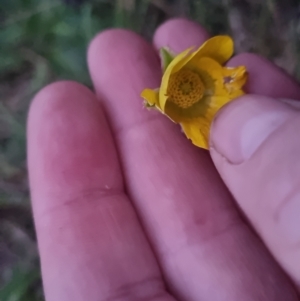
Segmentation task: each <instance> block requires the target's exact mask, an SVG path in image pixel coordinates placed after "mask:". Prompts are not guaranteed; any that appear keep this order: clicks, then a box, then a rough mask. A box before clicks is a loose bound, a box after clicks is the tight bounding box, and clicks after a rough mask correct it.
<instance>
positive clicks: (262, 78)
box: [227, 53, 300, 99]
mask: <svg viewBox="0 0 300 301" xmlns="http://www.w3.org/2000/svg"><path fill="white" fill-rule="evenodd" d="M241 65H243V66H246V68H247V71H248V74H249V77H248V81H247V83H246V86H245V91H246V92H247V93H251V94H261V95H265V96H269V97H274V98H291V99H300V85H299V83H298V82H297V81H296V80H295V79H294V78H292V77H291V76H290V75H289V74H287V73H286V72H285V71H284V70H283V69H281V68H279V67H278V66H276V65H274V64H273V63H272V62H270V61H269V60H267V59H266V58H264V57H262V56H260V55H258V54H254V53H241V54H238V55H236V56H235V57H233V58H232V59H231V60H230V61H229V62H228V63H227V66H228V67H237V66H241Z"/></svg>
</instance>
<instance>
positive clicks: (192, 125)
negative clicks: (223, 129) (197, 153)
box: [180, 119, 209, 149]
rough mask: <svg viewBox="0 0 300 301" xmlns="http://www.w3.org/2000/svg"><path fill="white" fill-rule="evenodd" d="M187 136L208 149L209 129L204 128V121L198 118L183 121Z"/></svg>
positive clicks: (183, 128)
mask: <svg viewBox="0 0 300 301" xmlns="http://www.w3.org/2000/svg"><path fill="white" fill-rule="evenodd" d="M180 125H181V127H182V130H183V132H184V133H185V135H186V137H187V138H188V139H190V140H191V141H192V143H193V144H194V145H196V146H198V147H201V148H205V149H208V135H209V131H207V129H202V128H201V126H202V125H203V124H202V122H201V121H200V120H198V119H196V120H194V121H193V122H183V123H181V124H180Z"/></svg>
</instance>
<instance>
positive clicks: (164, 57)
mask: <svg viewBox="0 0 300 301" xmlns="http://www.w3.org/2000/svg"><path fill="white" fill-rule="evenodd" d="M174 57H175V54H174V53H173V52H172V51H171V50H170V49H168V48H167V47H162V48H160V59H161V67H162V71H163V72H165V71H166V69H167V68H168V66H169V65H170V63H171V62H172V61H173V59H174Z"/></svg>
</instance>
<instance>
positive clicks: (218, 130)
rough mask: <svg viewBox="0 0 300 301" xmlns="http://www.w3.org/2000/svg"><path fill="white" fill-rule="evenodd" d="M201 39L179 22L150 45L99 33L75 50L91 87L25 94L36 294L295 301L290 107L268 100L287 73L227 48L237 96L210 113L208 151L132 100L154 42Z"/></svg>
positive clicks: (155, 67) (75, 300)
mask: <svg viewBox="0 0 300 301" xmlns="http://www.w3.org/2000/svg"><path fill="white" fill-rule="evenodd" d="M208 37H209V35H208V33H207V32H206V31H205V30H204V29H203V28H202V27H200V26H199V25H197V24H195V23H193V22H190V21H187V20H183V19H174V20H170V21H168V22H167V23H165V24H163V25H162V26H161V27H159V28H158V29H157V31H156V33H155V36H154V39H153V45H150V44H148V43H147V42H146V41H144V40H143V39H142V38H141V37H139V36H138V35H136V34H134V33H132V32H129V31H125V30H120V29H114V30H108V31H105V32H102V33H101V34H99V35H98V36H96V37H95V38H94V40H93V41H92V42H91V44H90V47H89V50H88V64H89V69H90V74H91V77H92V80H93V83H94V87H95V92H94V93H93V92H91V91H89V90H88V89H87V88H85V87H84V86H82V85H80V84H78V83H75V82H67V81H63V82H57V83H54V84H51V85H50V86H48V87H46V88H44V89H43V90H42V91H40V92H39V93H38V94H37V95H36V97H35V98H34V100H33V102H32V105H31V109H30V113H29V120H28V162H29V176H30V187H31V194H32V202H33V212H34V218H35V223H36V229H37V235H38V242H39V249H40V254H41V266H42V274H43V282H44V288H45V295H46V300H47V301H69V300H72V301H81V300H89V301H94V300H95V301H96V300H97V301H99V300H106V301H108V300H118V301H123V300H130V301H134V300H151V301H152V300H155V301H167V300H168V301H171V300H188V301H196V300H201V301H211V300H214V301H225V300H226V301H227V300H230V301H235V300H236V301H240V300H243V301H250V300H251V301H252V300H253V301H265V300H266V301H267V300H272V301H277V300H278V301H279V300H280V301H282V300H285V301H296V300H298V301H299V300H300V299H299V297H298V296H299V288H300V273H299V271H300V230H299V229H300V219H299V220H298V217H299V216H300V195H299V193H300V188H299V185H298V179H299V176H300V163H299V160H298V153H299V151H300V140H299V138H298V132H297V130H295V129H296V128H297V127H298V128H299V127H300V118H299V116H298V115H299V112H298V111H296V110H293V109H292V108H289V106H287V105H285V104H282V103H280V101H278V100H277V99H276V98H293V99H300V87H299V85H298V83H296V82H295V81H294V80H293V79H292V78H290V77H289V76H288V75H287V74H285V73H284V72H283V71H282V70H280V69H278V68H277V67H275V66H274V65H272V64H271V63H270V62H268V61H266V60H265V59H263V58H261V57H258V56H256V55H253V54H240V55H238V56H236V57H234V58H233V59H232V60H231V61H230V62H229V63H228V64H229V65H230V66H236V65H246V66H247V68H248V71H249V81H248V84H247V87H246V90H247V93H249V94H250V95H247V96H245V97H243V98H241V99H238V100H236V101H233V102H232V103H231V104H230V105H228V106H226V107H225V108H224V109H223V110H222V111H221V112H220V113H219V114H218V115H217V117H216V120H215V122H214V124H213V127H212V132H211V141H210V145H211V149H210V152H208V151H205V150H202V149H199V148H196V147H194V146H193V145H192V144H191V143H190V142H189V141H188V140H187V139H186V138H185V137H184V136H183V135H182V134H181V132H180V130H179V129H178V126H177V125H175V124H173V123H172V122H170V121H169V120H168V118H166V117H164V116H162V115H161V114H159V113H157V112H152V111H151V112H149V111H147V110H145V109H144V108H143V106H142V101H141V98H140V96H139V94H140V92H141V91H142V90H143V89H144V88H145V87H149V88H156V87H158V86H159V83H160V78H161V73H160V72H161V71H160V63H159V58H158V54H157V53H158V52H157V49H159V48H160V47H162V46H169V47H170V48H171V49H173V50H174V51H176V52H179V51H181V50H184V49H186V48H188V47H190V46H199V45H200V44H202V43H203V42H204V41H205V40H206V39H207V38H208ZM74 63H75V62H74ZM251 94H257V95H251ZM264 116H267V118H265V117H264ZM270 116H271V117H270ZM262 117H264V118H262ZM297 117H298V118H297ZM257 118H258V119H259V120H258V121H257ZM253 120H254V121H253ZM249 124H250V126H247V125H249ZM274 124H275V125H274ZM296 135H297V137H296ZM297 151H298V152H297ZM296 156H297V157H296ZM224 183H225V184H226V186H227V187H226V186H225V184H224ZM297 196H299V197H297ZM297 210H298V211H297ZM297 212H299V215H297ZM297 227H298V228H297Z"/></svg>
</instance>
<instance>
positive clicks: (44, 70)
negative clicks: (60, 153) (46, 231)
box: [0, 0, 300, 301]
mask: <svg viewBox="0 0 300 301" xmlns="http://www.w3.org/2000/svg"><path fill="white" fill-rule="evenodd" d="M299 14H300V0H285V1H281V0H265V1H261V0H248V1H247V0H156V1H155V0H153V1H150V0H114V1H113V0H111V1H109V0H85V1H84V0H64V1H63V0H1V3H0V300H1V301H29V300H30V301H38V300H44V298H43V292H42V286H41V280H40V272H39V259H38V252H37V247H36V239H35V234H34V227H33V221H32V217H31V210H30V198H29V191H28V180H27V171H26V135H25V134H26V126H25V125H26V116H27V111H28V106H29V103H30V100H31V99H32V96H33V95H34V94H35V93H36V92H37V91H38V90H39V89H40V88H41V87H43V86H45V85H46V84H48V83H50V82H52V81H54V80H58V79H73V80H77V81H79V82H82V83H84V84H86V85H88V86H90V87H91V81H90V78H89V75H88V72H87V66H86V49H87V45H88V43H89V41H90V40H91V38H92V37H93V36H94V35H95V34H96V33H97V32H99V31H101V30H103V29H105V28H108V27H126V28H131V29H132V30H134V31H136V32H139V33H140V34H142V35H143V36H144V37H145V38H146V39H151V36H152V34H153V31H154V29H155V28H156V27H157V26H158V25H159V24H160V23H162V22H163V21H164V20H166V19H168V18H171V17H174V16H186V17H189V18H191V19H194V20H196V21H197V22H200V23H201V24H203V25H205V26H206V27H207V29H208V30H209V31H210V32H211V33H212V34H220V33H228V34H230V35H232V36H233V37H234V39H235V41H236V51H237V52H243V51H251V52H256V53H260V54H262V55H264V56H266V57H268V58H269V59H270V60H272V61H273V62H275V63H276V64H277V65H279V66H281V67H282V68H284V69H286V70H287V72H289V73H291V74H293V75H294V76H295V77H296V78H298V79H299V78H300V65H299V56H300V49H299V47H300V39H299V32H300V21H299V20H298V19H299V18H298V16H299Z"/></svg>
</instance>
